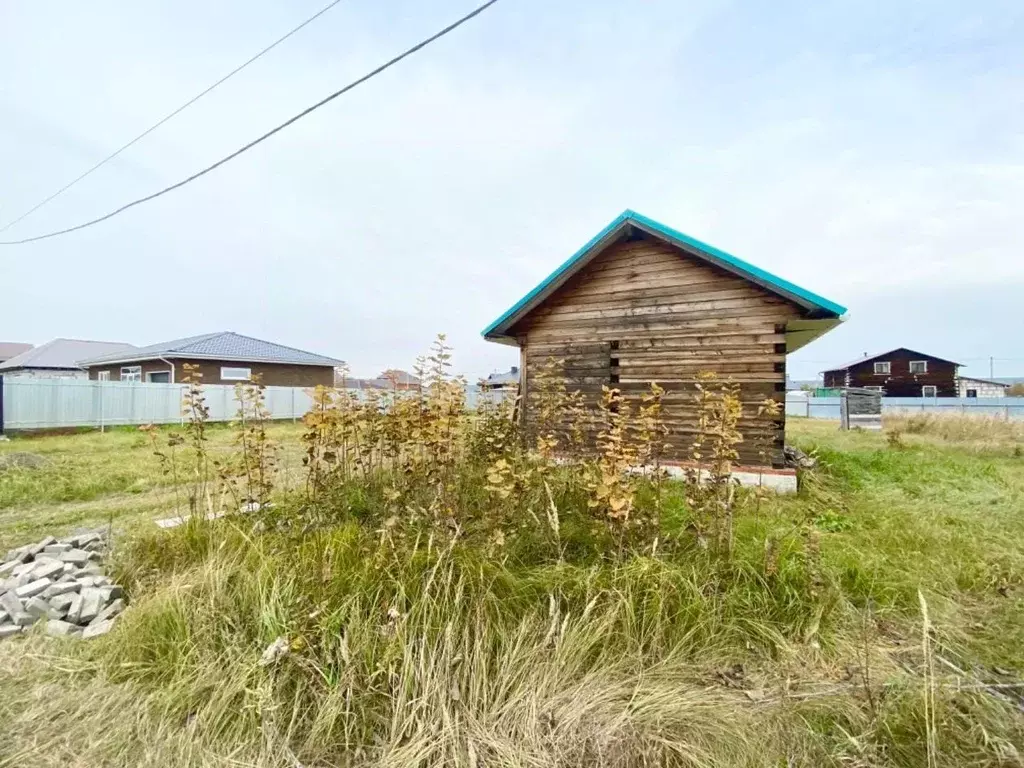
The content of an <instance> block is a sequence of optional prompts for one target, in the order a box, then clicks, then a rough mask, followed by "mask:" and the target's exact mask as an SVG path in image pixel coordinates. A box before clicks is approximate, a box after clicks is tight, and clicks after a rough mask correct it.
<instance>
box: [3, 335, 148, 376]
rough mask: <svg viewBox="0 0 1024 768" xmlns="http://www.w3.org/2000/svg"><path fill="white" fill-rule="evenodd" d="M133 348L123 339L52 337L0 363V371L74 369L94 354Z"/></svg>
mask: <svg viewBox="0 0 1024 768" xmlns="http://www.w3.org/2000/svg"><path fill="white" fill-rule="evenodd" d="M129 349H135V347H133V346H132V345H131V344H126V343H125V342H123V341H82V340H81V339H54V340H53V341H48V342H46V343H45V344H40V345H39V346H38V347H32V348H30V349H28V350H27V351H25V352H22V353H21V354H20V355H15V356H14V357H12V358H11V359H10V360H7V361H6V362H3V363H0V371H10V370H14V369H16V368H50V369H58V370H74V369H76V368H81V367H82V366H81V364H80V363H81V361H82V360H85V359H86V358H90V357H95V356H96V355H107V354H111V353H114V352H118V353H121V352H124V351H125V350H129Z"/></svg>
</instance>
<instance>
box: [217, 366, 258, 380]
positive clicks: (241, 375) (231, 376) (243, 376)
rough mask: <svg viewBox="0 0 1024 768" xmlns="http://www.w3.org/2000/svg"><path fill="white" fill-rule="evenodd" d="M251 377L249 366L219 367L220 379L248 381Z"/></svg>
mask: <svg viewBox="0 0 1024 768" xmlns="http://www.w3.org/2000/svg"><path fill="white" fill-rule="evenodd" d="M251 378H252V369H251V368H221V369H220V380H221V381H248V380H249V379H251Z"/></svg>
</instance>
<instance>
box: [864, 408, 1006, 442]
mask: <svg viewBox="0 0 1024 768" xmlns="http://www.w3.org/2000/svg"><path fill="white" fill-rule="evenodd" d="M882 423H883V426H884V428H885V429H886V430H887V431H891V432H902V433H904V434H908V435H924V436H928V437H934V438H937V439H939V440H943V441H945V442H951V443H993V444H995V443H1009V444H1020V443H1024V420H1020V419H1007V418H1005V417H1003V416H980V415H979V416H974V415H969V414H959V413H957V414H942V413H909V414H886V415H885V416H884V417H883V419H882Z"/></svg>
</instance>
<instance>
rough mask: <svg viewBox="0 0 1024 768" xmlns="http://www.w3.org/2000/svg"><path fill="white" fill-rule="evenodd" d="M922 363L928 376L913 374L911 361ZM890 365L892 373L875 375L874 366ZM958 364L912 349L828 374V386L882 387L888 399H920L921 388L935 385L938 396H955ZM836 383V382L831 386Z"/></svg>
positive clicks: (896, 351) (826, 374)
mask: <svg viewBox="0 0 1024 768" xmlns="http://www.w3.org/2000/svg"><path fill="white" fill-rule="evenodd" d="M912 360H915V361H916V360H923V361H925V362H926V363H927V364H928V371H927V372H926V373H911V372H910V362H911V361H912ZM882 362H888V363H889V373H875V363H882ZM956 370H957V366H956V363H953V362H950V361H949V360H943V359H941V358H938V357H932V356H931V355H923V354H921V353H920V352H914V351H912V350H909V349H897V350H895V351H894V352H890V353H889V354H887V355H885V356H883V357H875V358H871V359H870V360H865V361H864V362H859V363H855V364H853V365H851V366H849V367H848V368H846V369H845V370H838V371H826V372H825V386H826V387H843V386H849V387H882V389H883V394H884V395H885V396H886V397H921V390H922V387H925V386H934V387H935V388H936V392H937V395H938V396H939V397H956V396H957V387H956ZM830 382H837V383H830Z"/></svg>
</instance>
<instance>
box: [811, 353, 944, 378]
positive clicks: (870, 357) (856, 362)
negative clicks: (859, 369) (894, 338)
mask: <svg viewBox="0 0 1024 768" xmlns="http://www.w3.org/2000/svg"><path fill="white" fill-rule="evenodd" d="M893 352H909V353H910V354H912V355H920V356H921V357H927V358H928V359H930V360H941V361H942V362H944V363H952V364H953V365H963V363H957V362H954V361H953V360H946V359H945V358H943V357H936V356H935V355H927V354H925V353H924V352H918V351H917V350H916V349H909V348H907V347H896V348H894V349H890V350H887V351H885V352H879V353H878V354H877V355H864V357H858V358H857V359H856V360H851V361H850V362H848V363H843V364H842V365H836V366H833V367H832V368H826V369H825V373H831V372H832V371H845V370H846V369H847V368H852V367H853V366H855V365H860V364H861V363H867V362H870V361H872V360H877V359H878V358H880V357H886V356H887V355H891V354H892V353H893Z"/></svg>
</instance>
